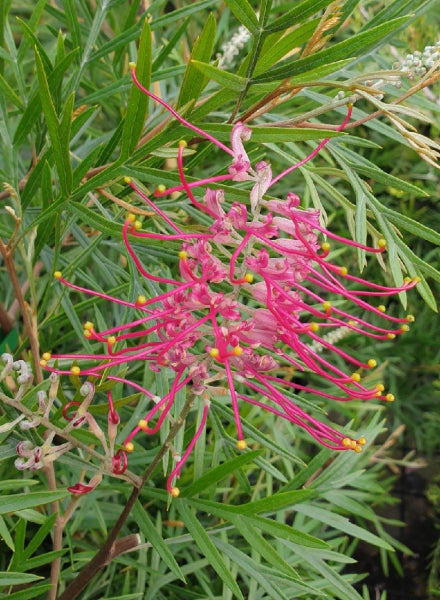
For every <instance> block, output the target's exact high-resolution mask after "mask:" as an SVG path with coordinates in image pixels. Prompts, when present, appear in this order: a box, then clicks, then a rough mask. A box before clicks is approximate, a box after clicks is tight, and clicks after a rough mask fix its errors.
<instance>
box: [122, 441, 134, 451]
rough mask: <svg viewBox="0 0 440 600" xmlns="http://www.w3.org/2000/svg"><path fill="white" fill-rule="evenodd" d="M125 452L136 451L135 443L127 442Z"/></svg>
mask: <svg viewBox="0 0 440 600" xmlns="http://www.w3.org/2000/svg"><path fill="white" fill-rule="evenodd" d="M124 450H125V451H126V452H133V450H134V444H133V442H127V443H126V444H124Z"/></svg>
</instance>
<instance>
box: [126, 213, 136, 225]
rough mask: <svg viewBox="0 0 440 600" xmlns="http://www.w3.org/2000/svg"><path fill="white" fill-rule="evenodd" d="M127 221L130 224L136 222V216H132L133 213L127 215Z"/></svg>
mask: <svg viewBox="0 0 440 600" xmlns="http://www.w3.org/2000/svg"><path fill="white" fill-rule="evenodd" d="M127 221H129V222H130V223H134V222H135V221H136V215H134V214H133V213H128V215H127Z"/></svg>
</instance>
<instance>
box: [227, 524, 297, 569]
mask: <svg viewBox="0 0 440 600" xmlns="http://www.w3.org/2000/svg"><path fill="white" fill-rule="evenodd" d="M234 526H235V528H236V529H237V531H238V532H239V533H240V534H241V535H242V536H243V537H244V539H245V540H246V541H247V542H248V544H249V545H250V547H251V548H253V549H254V551H255V552H258V554H259V555H260V556H262V557H263V558H264V559H265V560H266V561H267V562H268V563H269V564H270V565H272V566H274V567H276V568H277V569H279V570H280V571H282V572H283V573H286V575H289V576H290V577H293V578H295V579H298V580H300V578H299V575H298V573H297V572H296V571H295V569H293V568H292V567H291V566H290V565H289V564H288V563H287V562H286V561H285V560H284V559H283V557H282V556H281V555H280V554H279V552H277V551H276V550H275V548H274V547H273V545H272V544H270V543H269V542H268V541H267V540H266V539H265V538H264V537H263V536H262V535H261V534H260V533H258V532H257V531H256V529H255V528H254V527H253V525H252V522H251V520H250V519H247V518H246V517H241V516H237V518H236V519H234Z"/></svg>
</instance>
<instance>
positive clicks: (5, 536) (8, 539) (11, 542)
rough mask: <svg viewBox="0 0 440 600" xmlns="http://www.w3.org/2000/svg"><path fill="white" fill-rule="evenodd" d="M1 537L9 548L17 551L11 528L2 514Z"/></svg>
mask: <svg viewBox="0 0 440 600" xmlns="http://www.w3.org/2000/svg"><path fill="white" fill-rule="evenodd" d="M0 539H3V541H4V543H5V544H6V545H7V546H8V548H10V549H11V550H12V552H15V546H14V540H13V539H12V537H11V534H10V533H9V528H8V526H7V525H6V523H5V520H4V518H3V517H2V516H0Z"/></svg>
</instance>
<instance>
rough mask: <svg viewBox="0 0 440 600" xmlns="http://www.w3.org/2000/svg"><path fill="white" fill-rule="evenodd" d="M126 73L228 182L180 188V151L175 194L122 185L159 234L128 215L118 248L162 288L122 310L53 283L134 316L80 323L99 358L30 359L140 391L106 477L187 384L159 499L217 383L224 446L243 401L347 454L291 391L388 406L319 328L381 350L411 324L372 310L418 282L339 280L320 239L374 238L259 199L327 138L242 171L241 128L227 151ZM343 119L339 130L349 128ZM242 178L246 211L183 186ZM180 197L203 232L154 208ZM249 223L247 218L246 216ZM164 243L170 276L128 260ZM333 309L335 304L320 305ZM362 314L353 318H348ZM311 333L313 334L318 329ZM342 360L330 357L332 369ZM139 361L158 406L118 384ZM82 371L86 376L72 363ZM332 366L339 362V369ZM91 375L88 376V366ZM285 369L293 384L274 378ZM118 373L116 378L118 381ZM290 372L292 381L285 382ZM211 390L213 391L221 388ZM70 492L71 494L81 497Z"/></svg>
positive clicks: (171, 485)
mask: <svg viewBox="0 0 440 600" xmlns="http://www.w3.org/2000/svg"><path fill="white" fill-rule="evenodd" d="M131 73H132V77H133V81H134V83H135V85H137V87H138V88H139V89H140V90H142V91H143V92H144V93H145V94H147V95H148V96H150V97H151V98H153V99H154V100H155V101H156V102H158V103H160V104H161V105H162V106H164V107H165V108H166V109H167V110H168V111H169V112H170V113H171V114H172V115H173V116H174V117H175V118H176V119H178V120H179V121H180V122H181V123H183V124H184V125H186V126H187V127H188V129H190V130H191V131H193V132H195V133H197V134H198V135H199V136H200V135H201V136H203V137H204V138H206V139H207V140H209V141H211V142H212V143H214V144H215V145H217V146H218V147H219V148H221V149H222V150H224V151H225V152H226V153H228V154H229V155H230V156H231V157H232V164H231V165H230V166H229V169H228V173H227V174H225V175H220V176H217V177H212V178H208V179H203V180H200V181H197V182H191V183H189V182H188V181H187V180H186V177H185V172H184V168H183V154H184V149H185V147H186V143H185V142H183V141H182V142H180V143H179V146H178V149H177V163H178V170H179V175H180V181H181V183H180V185H178V186H176V187H174V188H170V189H166V188H165V187H164V186H159V187H158V188H157V190H156V191H155V192H154V195H153V196H154V197H153V198H152V197H150V196H147V195H146V194H145V193H144V192H143V191H142V190H141V189H140V188H139V187H138V185H137V184H136V183H135V182H134V181H133V180H132V179H131V178H129V177H126V178H125V180H124V181H125V183H126V184H127V185H129V186H130V187H131V188H132V189H133V190H134V191H135V192H136V193H137V195H138V196H139V197H140V198H141V199H142V200H143V201H145V202H146V203H147V205H148V206H149V207H150V208H151V209H152V210H154V211H155V212H156V214H157V215H158V217H160V218H161V219H162V221H163V226H164V227H165V228H167V229H168V232H167V233H155V232H152V231H143V230H142V224H141V223H140V222H139V221H137V220H136V217H135V216H134V215H128V217H127V219H126V221H125V223H124V226H123V229H122V233H123V240H124V244H125V247H126V250H127V252H128V254H129V255H130V257H131V259H132V260H133V262H134V264H135V265H136V268H137V270H138V273H139V276H140V277H141V278H144V279H145V280H147V281H152V282H155V283H156V284H159V285H161V286H163V290H164V291H163V293H162V294H160V295H158V296H154V297H151V298H147V297H144V296H139V297H138V298H137V300H136V301H135V302H130V301H128V300H125V299H119V298H115V297H111V296H109V295H107V294H104V293H100V292H96V291H93V290H90V289H87V288H83V287H80V286H78V285H76V284H74V283H71V282H69V281H67V280H66V279H64V278H63V276H62V274H61V273H60V272H56V273H55V277H56V278H57V279H58V280H59V281H60V282H61V283H62V284H63V285H65V286H66V287H68V288H71V289H74V290H77V291H80V292H84V293H85V294H89V295H92V296H95V297H97V298H102V299H104V300H107V301H109V302H113V303H116V304H120V305H123V306H126V307H128V308H131V309H133V313H134V315H135V316H134V317H133V320H132V321H130V322H127V323H122V324H118V325H116V326H114V327H110V328H109V329H107V330H105V331H97V330H96V329H95V327H94V325H93V324H92V323H90V322H87V323H86V324H85V327H84V335H85V336H86V338H88V339H89V340H96V341H98V342H101V343H102V344H103V350H102V352H100V353H96V354H95V353H92V354H62V355H61V354H52V355H51V354H49V353H46V354H45V355H43V359H42V362H41V364H42V366H43V367H45V368H46V369H47V370H49V371H55V372H57V373H60V374H66V375H67V374H74V375H82V376H83V377H90V378H101V377H105V378H106V379H107V380H110V381H117V382H122V383H124V384H126V385H127V386H128V387H130V388H132V389H134V390H137V391H139V392H141V393H142V394H144V395H145V396H146V397H147V398H149V399H150V401H151V408H150V409H149V410H148V412H147V414H145V416H144V418H143V419H141V420H140V421H139V423H138V424H137V426H136V427H135V428H134V429H133V430H132V431H131V433H130V434H129V435H128V436H127V438H126V440H125V442H124V444H123V449H120V450H118V453H116V454H115V469H117V470H118V471H119V472H120V471H122V470H123V469H124V468H125V467H126V464H127V460H126V455H125V452H131V451H133V449H134V443H133V440H134V439H135V437H136V436H137V435H138V434H139V433H140V432H144V433H146V434H150V435H153V434H155V433H157V432H158V430H159V429H160V428H161V426H162V424H163V422H164V420H165V419H166V418H168V416H169V415H170V411H171V409H172V407H173V403H174V399H175V397H176V394H177V393H178V392H179V391H180V390H181V389H183V388H186V389H187V390H189V391H190V393H192V394H193V395H195V396H196V397H199V398H200V401H201V403H202V407H203V409H202V417H201V420H200V424H199V425H198V427H197V429H196V432H195V433H194V436H193V438H192V440H191V442H190V444H189V446H188V448H187V449H186V451H185V452H184V453H183V455H182V456H176V457H175V459H176V462H175V466H174V468H173V469H172V471H171V473H170V474H169V476H168V479H167V489H168V490H169V492H170V493H171V494H172V495H173V496H175V497H176V496H178V495H179V489H178V488H177V487H176V486H175V479H176V478H177V477H178V476H179V475H180V472H181V469H182V467H183V465H184V464H185V462H186V460H187V459H188V456H189V455H190V453H191V451H192V449H193V447H194V445H195V443H196V442H197V440H198V439H199V437H200V435H201V433H202V432H203V430H204V429H205V428H206V423H207V419H208V414H209V406H210V398H211V396H213V395H215V394H218V392H219V386H220V387H221V386H223V389H224V390H225V393H226V394H227V395H229V397H230V402H231V406H232V411H233V416H234V421H235V426H236V431H237V440H238V441H237V447H238V448H239V449H242V450H243V449H245V448H246V445H247V444H246V441H245V439H244V434H243V427H242V423H241V418H240V406H241V404H242V403H249V404H253V405H255V406H258V407H259V408H261V409H262V410H264V411H268V412H271V413H272V414H274V415H276V416H277V417H280V418H282V419H285V420H286V421H289V422H291V423H293V424H295V425H298V426H299V427H302V428H303V429H305V430H306V431H307V432H308V433H309V434H310V435H311V436H312V437H313V438H314V439H315V440H317V441H318V442H319V443H321V444H322V445H324V446H327V447H329V448H332V449H334V450H354V451H356V452H360V451H361V450H362V446H363V445H364V444H365V442H366V441H365V439H364V438H363V437H360V438H359V439H357V440H356V439H351V438H348V437H346V435H344V434H343V433H341V432H339V431H337V430H336V429H335V428H333V427H331V426H330V425H328V424H326V423H324V422H322V421H320V420H318V419H317V418H315V417H313V416H312V415H310V414H308V413H307V412H306V411H305V410H304V409H303V408H301V407H300V406H299V405H298V403H297V399H298V398H297V393H298V392H302V393H305V392H306V393H309V394H312V395H314V396H318V397H322V398H326V399H329V400H334V401H339V402H341V401H342V402H346V401H350V400H353V399H357V400H362V401H367V400H375V401H392V400H393V399H394V397H393V396H392V394H386V393H385V392H384V386H383V385H382V384H378V385H375V386H369V385H367V384H366V383H364V382H363V380H362V378H363V375H364V373H365V372H367V371H369V370H371V369H373V368H374V367H375V366H376V361H375V360H374V359H370V360H368V361H367V362H363V361H361V360H359V359H357V358H356V357H355V356H354V355H352V354H350V353H349V352H347V351H345V350H342V349H340V348H338V347H337V346H336V345H335V343H333V342H332V336H331V335H329V334H330V333H331V332H332V331H339V330H340V329H341V328H345V329H346V330H347V331H352V332H355V333H358V334H360V335H363V336H366V337H369V338H370V339H371V340H375V341H376V340H389V339H393V338H395V337H396V336H397V335H399V334H401V333H403V332H405V331H407V330H408V329H409V326H408V323H409V322H411V321H413V320H414V317H412V315H407V316H405V317H403V318H399V317H395V316H391V315H387V314H386V312H385V307H384V306H383V305H381V304H379V305H377V304H376V301H377V300H378V299H379V298H386V297H388V296H391V295H395V294H398V293H399V292H403V291H406V290H408V289H410V288H412V287H414V286H415V285H416V283H417V282H418V279H409V278H408V279H405V280H404V283H403V285H402V286H400V287H386V286H383V285H380V284H377V283H373V282H370V281H367V280H365V279H362V278H360V277H358V276H356V275H352V274H349V273H348V271H347V269H346V267H344V266H340V265H337V264H334V263H333V262H331V261H330V260H329V251H330V244H329V243H328V242H327V241H325V240H326V238H329V239H333V240H334V241H335V242H336V243H337V244H338V246H345V247H350V248H361V249H363V250H365V251H366V252H368V253H371V254H375V253H382V252H383V251H384V250H385V246H386V244H385V241H384V240H383V239H378V240H375V243H374V247H368V246H365V245H363V244H360V243H357V242H355V241H352V240H349V239H345V238H342V237H339V236H337V235H334V234H332V233H331V232H329V231H328V230H327V229H325V228H324V227H323V226H322V225H321V220H320V214H319V211H317V210H311V209H308V210H303V209H301V208H300V207H299V198H298V197H297V196H296V195H295V194H293V193H289V194H287V197H286V198H285V199H274V198H265V195H266V193H267V191H268V190H269V189H270V188H271V187H272V186H273V185H274V184H275V183H276V182H277V181H279V180H280V178H281V177H283V176H286V175H287V174H289V173H290V172H291V171H292V170H293V169H295V168H297V167H298V166H299V165H302V164H304V163H305V162H306V161H307V160H310V159H311V158H312V157H313V156H315V155H316V154H317V152H318V151H319V150H320V148H322V147H323V146H324V145H325V144H326V143H327V142H328V139H326V140H323V141H322V142H321V143H320V144H319V145H318V146H317V148H316V149H315V150H314V151H313V152H312V153H311V154H310V155H309V156H308V157H307V159H304V160H302V161H301V162H300V163H297V164H296V165H292V166H291V167H289V168H288V169H287V170H286V171H284V173H281V174H280V175H278V176H276V177H275V178H273V177H272V172H271V168H270V166H269V165H268V164H267V163H265V162H261V163H259V164H257V165H256V166H255V168H252V167H251V164H250V161H249V158H248V155H247V153H246V150H245V147H244V142H246V141H248V140H249V138H250V136H251V130H250V129H248V128H247V127H245V126H244V125H243V124H241V123H237V124H235V125H234V126H233V128H232V134H231V148H229V147H227V146H225V145H224V144H222V143H221V142H219V141H218V140H216V139H215V138H213V137H212V136H210V135H209V134H207V133H206V132H204V131H203V130H201V129H200V128H198V127H195V126H194V125H192V124H191V123H189V122H188V121H186V120H185V119H183V118H182V117H181V116H180V115H179V114H178V113H176V112H175V111H174V109H172V108H171V107H170V106H169V105H168V104H167V103H166V102H164V101H163V100H162V99H161V98H158V97H156V96H154V95H153V94H152V93H151V92H150V91H149V90H147V89H145V88H144V87H143V86H142V85H141V84H140V83H139V81H138V80H137V78H136V73H135V67H134V65H132V67H131ZM350 115H351V106H349V107H348V114H347V117H346V119H345V120H344V122H343V123H342V124H341V126H340V127H339V129H340V130H342V129H343V128H344V126H345V124H346V123H347V122H348V120H349V119H350ZM225 180H230V181H239V182H246V181H250V182H251V189H250V192H249V193H250V201H249V205H245V204H239V203H233V204H232V205H231V204H227V202H226V199H225V194H224V191H223V190H221V189H210V188H205V191H204V195H203V197H202V198H199V199H196V197H195V196H194V193H193V189H194V188H197V187H202V186H203V187H204V186H206V185H208V184H215V185H217V186H218V185H219V184H220V183H221V182H222V181H225ZM176 191H178V192H184V193H185V194H186V196H187V197H188V200H189V202H190V203H191V204H192V205H193V206H194V207H196V208H197V209H199V210H200V211H202V212H204V213H205V214H206V215H208V216H209V217H210V219H211V224H210V226H209V227H208V230H207V231H206V232H204V233H187V232H185V231H183V230H182V229H181V227H180V226H179V224H178V223H176V222H175V221H174V220H172V219H171V218H170V217H169V216H168V215H167V214H166V213H165V212H164V211H162V210H161V209H160V206H159V201H158V200H157V199H158V198H160V197H162V196H165V195H167V194H170V193H172V192H176ZM249 213H250V214H249ZM151 239H154V240H161V241H163V242H164V243H170V242H173V241H177V242H178V243H180V251H179V252H178V256H177V257H176V258H177V259H178V273H177V274H176V275H175V277H174V278H166V277H161V276H159V275H154V274H153V273H151V272H150V271H149V270H148V269H147V268H146V267H145V266H144V265H143V264H142V262H141V260H140V258H139V257H138V256H137V254H136V251H135V248H134V242H136V243H137V244H139V243H141V242H142V241H147V240H151ZM333 299H335V300H333ZM360 315H362V316H360ZM322 332H324V333H322ZM52 359H54V360H56V361H58V363H59V362H60V361H62V360H66V359H67V360H69V361H73V360H74V361H75V365H74V366H72V367H71V368H70V369H67V370H62V369H60V368H58V367H54V366H50V365H49V362H50V361H51V360H52ZM341 359H342V361H341ZM138 361H143V362H145V361H147V362H148V364H149V366H150V368H151V369H152V370H154V371H164V370H166V371H167V372H168V373H170V374H172V384H171V387H170V391H169V392H168V393H167V394H165V395H164V396H163V397H158V396H156V395H155V394H154V393H153V392H151V391H150V390H147V389H145V388H144V387H142V386H141V385H139V384H138V383H136V382H134V381H131V379H130V375H129V373H130V371H129V370H128V371H127V366H128V367H129V366H130V365H131V364H133V363H138ZM82 362H84V363H86V364H87V366H84V367H81V366H78V365H81V364H82ZM341 364H346V368H345V369H343V368H342V367H341ZM90 365H91V366H90ZM287 371H289V372H292V371H293V372H294V373H295V375H294V376H293V378H289V377H287V376H286V375H285V373H286V372H287ZM121 372H123V373H124V375H123V376H122V375H121V374H120V373H121ZM310 373H312V374H315V375H318V376H319V377H320V378H321V379H322V380H324V382H325V386H324V388H325V391H324V390H321V389H319V388H318V387H316V388H315V387H312V385H306V383H305V382H306V381H307V378H308V376H309V374H310ZM298 374H299V377H298V376H297V375H298ZM221 389H222V388H221ZM108 402H109V418H110V417H111V419H110V420H111V421H112V422H113V423H114V424H115V426H116V425H117V423H118V420H119V419H118V415H117V413H116V410H115V408H114V404H113V400H112V397H111V393H110V392H109V395H108ZM86 488H87V486H83V487H82V488H81V490H76V491H78V492H81V493H82V492H85V491H88V490H87V489H86Z"/></svg>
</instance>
